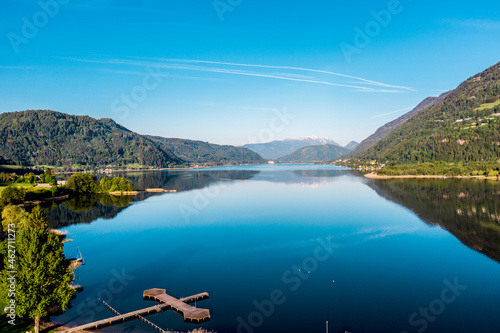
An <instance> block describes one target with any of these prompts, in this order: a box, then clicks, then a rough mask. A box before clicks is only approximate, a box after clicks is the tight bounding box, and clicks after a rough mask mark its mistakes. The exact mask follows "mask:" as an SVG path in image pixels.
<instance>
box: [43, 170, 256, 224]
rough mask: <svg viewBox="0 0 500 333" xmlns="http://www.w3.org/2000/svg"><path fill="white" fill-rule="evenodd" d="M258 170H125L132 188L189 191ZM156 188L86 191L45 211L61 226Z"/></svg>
mask: <svg viewBox="0 0 500 333" xmlns="http://www.w3.org/2000/svg"><path fill="white" fill-rule="evenodd" d="M256 173H258V171H231V170H228V171H208V170H206V171H205V170H202V171H189V172H188V171H179V172H166V171H165V172H141V173H126V174H123V175H122V176H124V177H126V178H127V179H129V180H130V181H131V182H132V183H133V185H134V187H135V188H138V189H145V188H163V189H167V190H177V191H189V190H194V189H201V188H204V187H206V186H208V185H210V184H213V183H217V182H219V181H227V180H239V179H250V178H252V177H253V176H254V175H255V174H256ZM154 195H162V193H155V192H140V193H139V194H138V195H136V196H113V195H108V194H86V195H80V196H76V197H72V198H70V199H68V200H66V201H64V202H63V203H62V204H60V205H56V204H55V203H53V206H52V209H51V210H49V211H48V212H47V215H48V218H49V226H50V227H51V228H56V229H57V228H63V227H66V226H69V225H72V224H78V223H91V222H93V221H95V220H97V219H99V218H103V219H105V220H107V219H112V218H114V217H115V216H116V215H118V213H120V212H121V211H122V210H124V209H125V208H127V207H128V206H129V205H130V204H131V202H136V201H142V200H146V199H147V198H149V197H151V196H154Z"/></svg>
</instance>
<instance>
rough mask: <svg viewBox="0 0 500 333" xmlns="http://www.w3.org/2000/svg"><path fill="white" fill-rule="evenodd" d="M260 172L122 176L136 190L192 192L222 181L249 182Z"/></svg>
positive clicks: (154, 172) (227, 171) (125, 174)
mask: <svg viewBox="0 0 500 333" xmlns="http://www.w3.org/2000/svg"><path fill="white" fill-rule="evenodd" d="M257 173H259V171H249V170H222V171H220V170H218V171H211V170H186V171H184V170H183V171H152V172H128V173H124V174H122V175H120V176H122V177H126V178H127V179H130V181H131V182H132V184H133V185H134V188H136V189H146V188H163V189H165V190H176V191H178V192H181V191H190V190H196V189H201V188H204V187H206V186H208V185H210V184H212V183H216V182H219V181H221V180H247V179H250V178H252V177H253V176H255V175H256V174H257Z"/></svg>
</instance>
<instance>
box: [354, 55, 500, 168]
mask: <svg viewBox="0 0 500 333" xmlns="http://www.w3.org/2000/svg"><path fill="white" fill-rule="evenodd" d="M499 98H500V63H499V64H496V65H495V66H492V67H490V68H489V69H487V70H486V71H484V72H482V73H480V74H477V75H476V76H474V77H472V78H470V79H468V80H467V81H465V82H464V83H462V84H461V85H460V86H459V87H458V88H457V89H455V90H454V91H452V92H451V93H450V94H449V95H448V97H447V98H446V99H444V100H443V101H441V102H440V103H438V104H435V105H433V106H431V107H429V108H428V109H426V110H424V111H421V112H419V113H418V114H416V115H414V116H413V117H412V118H410V119H409V120H408V121H406V122H405V123H403V124H401V125H400V126H398V127H397V128H396V129H395V130H393V131H392V132H391V133H390V134H389V135H387V136H386V137H385V138H384V139H382V140H381V141H380V142H379V143H378V144H376V145H374V146H373V147H371V148H370V149H368V150H367V151H366V152H364V153H362V154H361V155H359V156H357V157H358V158H359V159H362V160H377V161H378V162H380V163H385V162H386V161H397V162H398V163H425V162H437V161H446V162H454V163H458V162H463V163H469V162H480V161H496V160H497V159H499V158H500V117H498V116H495V115H494V114H496V113H499V112H500V105H496V104H495V106H493V108H484V109H482V108H480V106H481V105H483V104H485V102H487V101H490V100H498V99H499ZM474 123H475V124H474ZM483 124H484V125H483Z"/></svg>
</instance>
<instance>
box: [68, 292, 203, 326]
mask: <svg viewBox="0 0 500 333" xmlns="http://www.w3.org/2000/svg"><path fill="white" fill-rule="evenodd" d="M143 297H144V299H145V300H154V301H156V302H158V303H160V304H157V305H154V306H150V307H147V308H145V309H141V310H137V311H132V312H128V313H124V314H118V312H117V311H116V310H114V309H113V308H111V307H110V306H109V305H108V304H105V305H106V306H107V307H108V308H109V309H110V310H111V311H113V313H115V314H117V315H116V316H114V317H111V318H107V319H102V320H98V321H95V322H93V323H89V324H85V325H81V326H77V327H73V328H71V329H68V330H65V331H64V333H71V332H78V331H82V330H97V329H101V328H104V327H108V326H113V325H118V324H121V323H124V322H126V321H130V320H134V319H141V320H145V319H144V318H142V317H145V316H149V315H152V314H155V313H159V312H163V311H167V310H173V311H175V312H177V313H179V314H181V315H183V316H184V321H185V322H187V323H195V324H200V323H203V322H205V321H207V320H210V311H209V310H207V309H198V308H195V307H192V306H191V305H189V303H194V302H197V301H201V300H204V299H207V298H208V297H209V295H208V293H201V294H197V295H193V296H189V297H184V298H181V299H177V298H175V297H172V296H170V295H167V294H166V293H165V289H158V288H154V289H149V290H146V291H144V293H143ZM148 325H149V324H148ZM153 325H154V324H153ZM154 326H156V325H154ZM155 328H156V327H155ZM158 328H159V327H158Z"/></svg>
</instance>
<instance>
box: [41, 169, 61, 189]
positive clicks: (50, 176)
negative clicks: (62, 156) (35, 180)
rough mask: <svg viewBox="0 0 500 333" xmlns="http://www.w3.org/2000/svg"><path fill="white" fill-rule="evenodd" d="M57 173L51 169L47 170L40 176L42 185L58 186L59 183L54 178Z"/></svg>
mask: <svg viewBox="0 0 500 333" xmlns="http://www.w3.org/2000/svg"><path fill="white" fill-rule="evenodd" d="M54 176H55V173H54V171H52V169H51V168H47V169H45V172H44V173H43V174H42V175H41V176H40V179H41V181H42V183H48V184H50V185H52V186H55V185H57V181H56V180H55V178H54Z"/></svg>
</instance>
